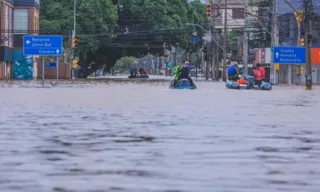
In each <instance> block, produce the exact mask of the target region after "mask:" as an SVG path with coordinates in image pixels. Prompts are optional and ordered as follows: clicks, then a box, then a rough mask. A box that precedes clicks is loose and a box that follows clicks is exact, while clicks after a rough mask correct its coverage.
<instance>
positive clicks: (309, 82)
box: [304, 0, 312, 90]
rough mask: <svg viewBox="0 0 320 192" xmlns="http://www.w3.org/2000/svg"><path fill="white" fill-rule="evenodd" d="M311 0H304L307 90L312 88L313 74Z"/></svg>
mask: <svg viewBox="0 0 320 192" xmlns="http://www.w3.org/2000/svg"><path fill="white" fill-rule="evenodd" d="M311 7H312V1H311V0H304V9H305V17H304V32H305V42H306V70H305V78H306V85H305V89H306V90H312V74H311V70H312V69H311V39H312V35H311Z"/></svg>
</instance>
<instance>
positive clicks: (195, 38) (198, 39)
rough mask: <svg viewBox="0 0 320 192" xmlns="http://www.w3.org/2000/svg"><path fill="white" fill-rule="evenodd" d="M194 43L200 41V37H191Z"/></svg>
mask: <svg viewBox="0 0 320 192" xmlns="http://www.w3.org/2000/svg"><path fill="white" fill-rule="evenodd" d="M191 42H192V43H200V38H199V37H194V38H192V39H191Z"/></svg>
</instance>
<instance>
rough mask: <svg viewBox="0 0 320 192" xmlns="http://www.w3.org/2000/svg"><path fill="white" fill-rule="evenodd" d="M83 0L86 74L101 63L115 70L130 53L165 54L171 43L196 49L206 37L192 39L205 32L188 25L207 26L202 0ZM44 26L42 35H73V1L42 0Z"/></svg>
mask: <svg viewBox="0 0 320 192" xmlns="http://www.w3.org/2000/svg"><path fill="white" fill-rule="evenodd" d="M77 2H78V7H77V34H78V39H79V40H78V47H77V49H76V55H77V56H78V57H79V59H80V60H79V66H80V67H81V69H80V75H81V77H87V76H88V75H90V74H91V73H92V72H94V71H96V70H97V69H101V68H104V69H106V70H110V69H111V67H113V66H114V65H115V63H116V61H117V60H119V59H120V58H121V57H124V56H134V57H137V58H138V57H142V56H144V55H146V54H148V53H150V54H152V55H163V54H164V50H165V48H170V46H171V45H176V44H178V45H179V46H180V47H181V48H183V49H186V50H188V51H189V52H190V53H191V52H193V51H196V50H197V49H199V47H201V45H202V38H200V39H201V42H200V43H198V44H196V45H194V44H190V43H189V41H190V39H191V38H192V34H193V32H195V31H196V32H197V36H198V37H202V35H203V32H204V31H203V30H202V29H201V28H199V27H186V25H185V24H186V23H196V24H199V25H201V26H205V25H206V23H207V18H206V16H205V6H204V4H202V3H201V2H200V0H195V1H193V2H188V1H187V0H170V1H169V0H157V1H154V0H122V1H121V3H122V4H121V6H120V5H118V6H117V5H115V4H114V3H117V1H116V2H115V1H111V0H78V1H77ZM40 26H41V29H42V31H41V32H42V34H63V35H65V36H68V34H69V30H70V29H72V27H73V1H72V0H65V1H61V0H42V2H41V23H40ZM125 29H127V30H125ZM65 42H66V46H67V44H68V43H67V42H68V41H67V39H66V40H65ZM164 45H165V46H164Z"/></svg>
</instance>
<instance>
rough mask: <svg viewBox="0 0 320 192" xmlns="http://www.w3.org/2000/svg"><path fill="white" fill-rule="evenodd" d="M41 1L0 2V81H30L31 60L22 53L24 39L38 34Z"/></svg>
mask: <svg viewBox="0 0 320 192" xmlns="http://www.w3.org/2000/svg"><path fill="white" fill-rule="evenodd" d="M39 4H40V0H0V18H1V19H0V79H11V78H13V79H32V78H33V77H34V76H35V74H36V67H35V66H36V63H35V62H34V58H33V57H28V56H24V55H23V53H22V45H23V42H22V41H23V35H26V34H33V35H37V34H39Z"/></svg>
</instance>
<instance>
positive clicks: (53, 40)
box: [23, 35, 62, 56]
mask: <svg viewBox="0 0 320 192" xmlns="http://www.w3.org/2000/svg"><path fill="white" fill-rule="evenodd" d="M23 54H24V55H39V56H60V55H62V36H58V35H25V36H23Z"/></svg>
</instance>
